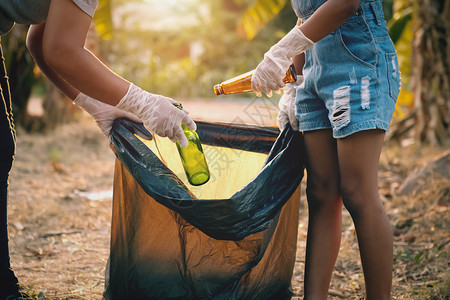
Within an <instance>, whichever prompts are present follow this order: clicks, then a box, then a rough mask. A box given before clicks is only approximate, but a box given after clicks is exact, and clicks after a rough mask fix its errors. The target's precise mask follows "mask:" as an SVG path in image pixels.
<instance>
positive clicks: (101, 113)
mask: <svg viewBox="0 0 450 300" xmlns="http://www.w3.org/2000/svg"><path fill="white" fill-rule="evenodd" d="M73 103H74V104H76V105H78V106H79V107H81V108H82V109H84V110H85V111H86V112H87V113H89V114H90V115H91V116H92V117H93V118H94V121H95V122H96V123H97V125H98V127H99V128H100V130H101V131H102V132H103V133H104V134H105V135H106V136H107V137H109V134H110V132H111V128H112V125H113V123H114V120H115V119H118V118H127V119H129V120H131V121H133V122H136V123H142V121H141V120H140V119H139V118H138V117H137V116H135V115H134V114H131V113H129V112H126V111H124V110H121V109H118V108H116V107H114V106H112V105H109V104H106V103H103V102H100V101H98V100H95V99H94V98H91V97H89V96H88V95H85V94H83V93H79V94H78V96H77V97H76V98H75V100H74V101H73Z"/></svg>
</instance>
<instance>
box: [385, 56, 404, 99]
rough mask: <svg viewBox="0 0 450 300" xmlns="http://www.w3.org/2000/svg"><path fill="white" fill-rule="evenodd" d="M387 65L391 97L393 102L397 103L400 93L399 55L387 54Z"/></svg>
mask: <svg viewBox="0 0 450 300" xmlns="http://www.w3.org/2000/svg"><path fill="white" fill-rule="evenodd" d="M386 64H387V72H388V73H387V78H388V82H389V95H390V96H391V98H392V100H394V101H395V102H397V97H398V94H399V92H400V86H401V85H400V82H401V78H400V71H399V69H398V59H397V53H395V52H394V53H386Z"/></svg>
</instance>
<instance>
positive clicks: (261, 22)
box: [238, 0, 288, 40]
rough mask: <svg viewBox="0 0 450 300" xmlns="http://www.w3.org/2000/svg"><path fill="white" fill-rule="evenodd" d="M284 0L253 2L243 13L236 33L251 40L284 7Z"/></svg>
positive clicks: (256, 0)
mask: <svg viewBox="0 0 450 300" xmlns="http://www.w3.org/2000/svg"><path fill="white" fill-rule="evenodd" d="M287 2H288V1H286V0H255V1H254V2H253V3H252V4H251V5H250V7H249V8H247V10H246V11H245V12H244V14H243V16H242V18H241V20H240V22H239V24H238V32H239V34H240V36H243V37H245V38H247V39H249V40H251V39H253V38H254V37H255V36H256V35H257V34H258V32H259V31H261V29H262V28H264V26H266V24H267V23H269V22H270V21H271V20H272V19H273V18H274V17H275V16H276V15H277V14H278V13H279V12H280V11H281V10H282V9H283V7H285V6H286V3H287Z"/></svg>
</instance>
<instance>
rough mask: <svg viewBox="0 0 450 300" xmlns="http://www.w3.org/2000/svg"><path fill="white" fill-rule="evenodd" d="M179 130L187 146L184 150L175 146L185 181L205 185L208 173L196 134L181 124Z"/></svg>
mask: <svg viewBox="0 0 450 300" xmlns="http://www.w3.org/2000/svg"><path fill="white" fill-rule="evenodd" d="M175 106H176V107H178V108H179V109H183V108H182V106H181V104H179V103H176V104H175ZM181 128H183V132H184V134H185V135H186V138H187V140H188V145H187V147H186V148H181V146H180V144H179V143H178V141H177V142H176V144H177V148H178V152H179V153H180V158H181V163H182V164H183V168H184V171H185V173H186V176H187V179H188V181H189V183H190V184H192V185H202V184H205V183H206V182H208V180H209V177H210V173H209V169H208V164H207V163H206V159H205V154H204V153H203V148H202V144H201V143H200V139H199V137H198V134H197V132H195V131H194V130H191V129H189V127H187V126H186V125H184V124H181Z"/></svg>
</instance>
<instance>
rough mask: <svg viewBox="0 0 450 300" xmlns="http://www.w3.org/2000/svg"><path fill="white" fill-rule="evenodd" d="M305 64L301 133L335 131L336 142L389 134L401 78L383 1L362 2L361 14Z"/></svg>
mask: <svg viewBox="0 0 450 300" xmlns="http://www.w3.org/2000/svg"><path fill="white" fill-rule="evenodd" d="M307 1H314V0H307ZM311 13H312V12H311ZM307 17H308V16H306V18H304V20H305V19H307ZM305 58H306V62H305V65H304V68H303V75H304V78H305V81H304V82H303V83H302V84H301V85H300V86H299V87H298V88H297V97H296V106H297V107H296V108H297V117H298V119H299V130H300V131H311V130H318V129H332V131H333V136H334V137H335V138H343V137H346V136H348V135H350V134H352V133H355V132H358V131H362V130H369V129H375V128H379V129H383V130H386V131H387V130H388V129H389V123H390V121H391V119H392V115H393V113H394V110H395V103H396V100H397V96H398V93H399V90H400V72H399V69H398V60H397V54H396V51H395V48H394V44H393V43H392V40H391V39H390V37H389V35H388V30H387V28H386V21H385V20H384V16H383V10H382V4H381V1H367V0H361V3H360V6H359V9H358V11H357V12H355V13H354V14H353V15H352V16H351V17H350V18H349V19H348V20H347V21H346V22H345V23H344V24H342V25H341V26H340V27H339V28H338V29H336V30H335V31H334V32H332V33H331V34H329V35H328V36H326V37H325V38H323V39H322V40H320V41H318V42H317V43H316V44H315V45H314V46H313V47H312V48H311V49H309V50H308V51H306V52H305Z"/></svg>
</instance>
